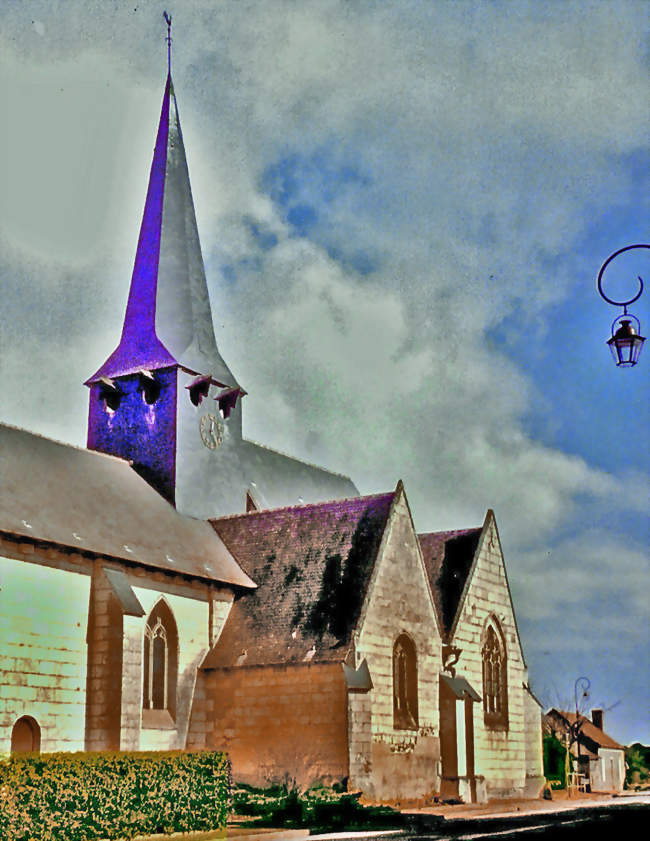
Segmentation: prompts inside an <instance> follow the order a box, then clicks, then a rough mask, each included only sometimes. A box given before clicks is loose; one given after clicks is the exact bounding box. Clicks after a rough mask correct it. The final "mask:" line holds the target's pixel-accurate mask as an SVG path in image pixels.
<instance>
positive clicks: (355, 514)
mask: <svg viewBox="0 0 650 841" xmlns="http://www.w3.org/2000/svg"><path fill="white" fill-rule="evenodd" d="M394 496H395V494H394V493H386V494H377V495H374V496H363V497H355V498H353V499H342V500H336V501H333V502H323V503H315V504H311V505H300V506H294V507H291V508H280V509H275V510H271V511H254V512H251V513H248V514H241V515H238V516H234V517H223V518H221V519H217V520H211V521H210V522H211V524H212V526H213V527H214V529H215V531H216V532H217V533H218V534H219V536H220V537H221V538H222V539H223V541H224V543H225V544H226V546H227V547H228V548H229V549H230V551H231V552H232V554H233V556H234V557H235V558H236V560H237V562H238V563H239V564H241V566H242V567H243V569H244V570H245V571H246V572H247V573H248V575H250V576H251V577H252V578H253V579H254V580H255V581H256V582H257V584H258V588H257V590H256V591H255V592H254V593H250V594H248V595H247V596H246V598H243V599H240V600H239V601H237V602H236V603H235V604H234V605H233V607H232V610H231V612H230V615H229V617H228V620H227V622H226V624H225V627H224V629H223V631H222V633H221V636H220V638H219V640H218V642H217V644H216V645H215V647H214V648H213V649H212V650H211V651H210V652H209V654H208V655H207V657H206V659H205V661H204V663H203V667H204V668H222V667H228V666H234V665H247V666H253V665H265V664H270V663H299V662H310V661H311V662H319V661H336V660H343V659H344V658H345V656H346V653H347V646H348V644H349V642H350V636H351V632H352V630H353V629H354V627H355V626H356V622H357V620H358V617H359V613H360V610H361V605H362V602H363V599H364V596H365V593H366V589H367V586H368V581H369V578H370V575H371V572H372V569H373V565H374V562H375V558H376V556H377V552H378V549H379V545H380V542H381V538H382V535H383V533H384V529H385V527H386V522H387V520H388V515H389V511H390V508H391V504H392V502H393V499H394Z"/></svg>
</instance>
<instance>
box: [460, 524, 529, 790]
mask: <svg viewBox="0 0 650 841" xmlns="http://www.w3.org/2000/svg"><path fill="white" fill-rule="evenodd" d="M478 551H479V556H478V560H477V563H476V566H475V568H474V572H473V575H472V577H471V579H470V580H469V582H468V588H467V590H466V595H465V599H464V602H463V606H462V609H461V614H460V617H459V620H458V623H457V626H456V629H455V632H454V636H453V644H454V645H456V646H458V647H459V648H461V649H462V654H461V657H460V660H459V662H458V664H457V666H456V670H457V674H458V676H462V677H464V678H466V679H467V680H468V681H469V682H470V684H471V685H472V686H473V687H474V688H475V689H476V691H477V692H478V693H479V695H481V696H483V694H484V693H483V669H482V659H481V637H482V633H483V630H484V628H485V624H486V621H487V620H488V618H489V617H490V616H495V617H496V618H497V620H498V622H499V625H500V627H501V630H502V631H503V634H504V636H505V643H506V648H507V669H508V727H507V729H502V730H495V729H490V728H489V727H487V726H486V725H485V721H484V715H483V709H482V705H481V704H480V703H477V704H475V705H474V747H475V772H476V774H477V775H483V776H484V777H485V782H486V786H487V794H488V797H499V796H504V797H505V796H511V795H521V794H522V793H523V792H524V788H525V782H526V764H527V763H526V735H525V732H526V727H525V712H524V693H525V691H526V690H525V689H524V688H523V684H524V683H525V682H526V681H527V673H526V667H525V664H524V661H523V654H522V650H521V645H520V642H519V636H518V632H517V627H516V622H515V616H514V611H513V608H512V602H511V599H510V593H509V589H508V584H507V580H506V573H505V566H504V564H503V556H502V553H501V546H500V542H499V537H498V533H497V530H496V525H495V523H494V519H493V518H489V520H488V524H487V527H486V529H485V530H484V532H483V535H482V538H481V542H480V543H479V549H478ZM540 751H541V743H540ZM531 761H532V760H531Z"/></svg>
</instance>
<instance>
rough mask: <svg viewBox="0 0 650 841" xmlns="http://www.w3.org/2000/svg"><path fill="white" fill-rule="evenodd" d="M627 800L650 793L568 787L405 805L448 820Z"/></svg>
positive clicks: (642, 799)
mask: <svg viewBox="0 0 650 841" xmlns="http://www.w3.org/2000/svg"><path fill="white" fill-rule="evenodd" d="M624 803H649V804H650V794H648V793H644V792H637V791H624V792H621V793H620V794H601V793H598V792H596V793H595V794H585V793H579V794H575V795H574V796H572V797H567V794H566V792H565V791H554V792H553V799H552V800H543V799H542V798H538V799H535V800H517V799H511V800H493V801H491V802H490V803H461V804H459V805H457V806H446V805H443V804H441V805H434V806H425V807H423V808H420V809H402V812H403V813H404V814H408V815H439V816H441V817H444V818H446V819H447V820H449V819H452V818H462V819H463V820H467V819H472V818H475V819H477V820H478V819H480V818H504V817H513V816H515V815H532V814H536V813H549V812H551V813H553V812H563V811H568V810H571V809H581V808H591V807H596V806H613V805H621V804H624Z"/></svg>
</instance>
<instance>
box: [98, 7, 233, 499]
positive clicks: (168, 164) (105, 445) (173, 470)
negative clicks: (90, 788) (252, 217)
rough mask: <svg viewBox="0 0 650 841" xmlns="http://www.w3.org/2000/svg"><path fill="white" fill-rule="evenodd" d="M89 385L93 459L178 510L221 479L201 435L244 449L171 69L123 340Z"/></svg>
mask: <svg viewBox="0 0 650 841" xmlns="http://www.w3.org/2000/svg"><path fill="white" fill-rule="evenodd" d="M165 20H166V21H167V26H168V30H167V33H168V34H167V45H168V62H169V64H171V54H170V49H171V38H170V34H169V27H170V25H171V19H170V18H169V17H168V16H167V15H165ZM86 385H88V386H89V387H90V407H89V415H88V447H89V449H93V450H99V451H101V452H104V453H110V454H112V455H117V456H121V457H122V458H126V459H128V460H129V461H131V462H132V464H133V466H134V468H135V469H136V470H138V471H139V472H140V473H141V474H142V475H143V476H144V477H145V478H146V479H147V481H149V482H150V484H152V485H154V487H156V488H157V489H158V490H159V491H160V492H161V493H162V494H163V495H164V496H165V497H166V498H167V499H169V500H170V501H171V502H174V503H176V504H177V503H178V499H179V492H178V489H179V483H180V486H181V487H182V488H185V487H191V484H192V478H191V472H192V471H194V472H196V470H199V472H200V470H205V471H209V470H211V469H214V464H213V463H212V464H207V463H206V464H203V462H205V461H206V458H207V451H206V452H205V453H202V452H201V451H199V452H198V454H197V450H196V446H197V439H198V441H199V442H201V441H202V440H203V439H201V438H199V434H201V435H203V436H204V437H205V438H206V440H207V441H208V443H207V444H206V445H205V446H206V447H208V445H210V446H213V448H214V449H216V446H217V444H216V443H215V442H217V441H218V444H219V445H221V444H222V443H223V447H222V450H227V449H228V447H233V446H237V444H236V443H235V442H236V441H238V440H240V439H241V400H240V398H241V397H242V396H243V395H244V394H245V392H244V391H243V389H241V388H240V387H239V386H238V384H237V381H236V380H235V378H234V377H233V375H232V373H231V372H230V370H229V368H228V366H227V365H226V363H225V362H224V361H223V359H222V358H221V355H220V353H219V351H218V349H217V343H216V340H215V337H214V328H213V326H212V312H211V309H210V298H209V296H208V286H207V282H206V279H205V269H204V266H203V257H202V255H201V245H200V243H199V234H198V230H197V227H196V218H195V215H194V203H193V201H192V190H191V187H190V178H189V173H188V169H187V161H186V158H185V148H184V145H183V135H182V132H181V125H180V120H179V117H178V104H177V102H176V97H175V95H174V86H173V84H172V78H171V67H170V66H169V67H168V73H167V81H166V83H165V92H164V95H163V101H162V109H161V112H160V121H159V123H158V132H157V135H156V145H155V147H154V153H153V161H152V163H151V172H150V174H149V186H148V189H147V197H146V201H145V206H144V213H143V215H142V224H141V226H140V236H139V239H138V248H137V252H136V255H135V264H134V266H133V275H132V277H131V287H130V290H129V297H128V302H127V306H126V314H125V317H124V324H123V327H122V336H121V338H120V342H119V344H118V346H117V347H116V349H115V350H114V351H113V353H112V354H111V355H110V356H109V357H108V359H107V360H106V362H104V364H103V365H102V366H101V367H100V368H99V370H98V371H96V373H95V374H93V376H92V377H90V378H89V379H88V380H87V382H86ZM204 416H205V418H207V419H203V418H204ZM202 419H203V420H202ZM201 423H203V426H200V424H201ZM190 428H191V429H192V431H193V434H192V433H191V432H190ZM206 430H208V431H213V433H214V434H213V438H210V437H209V436H208V433H207V432H206ZM206 436H207V437H206ZM213 439H214V440H213ZM181 451H182V452H181ZM197 460H198V462H200V463H199V464H198V467H197ZM213 461H214V459H213ZM181 495H182V494H181Z"/></svg>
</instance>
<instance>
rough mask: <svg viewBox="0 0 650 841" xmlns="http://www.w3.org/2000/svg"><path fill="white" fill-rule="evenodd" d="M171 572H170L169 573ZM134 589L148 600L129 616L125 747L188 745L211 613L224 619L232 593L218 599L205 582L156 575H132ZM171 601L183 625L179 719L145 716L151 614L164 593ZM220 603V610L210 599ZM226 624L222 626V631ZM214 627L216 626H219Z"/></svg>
mask: <svg viewBox="0 0 650 841" xmlns="http://www.w3.org/2000/svg"><path fill="white" fill-rule="evenodd" d="M167 578H169V577H167ZM130 583H131V584H132V588H133V592H134V593H135V595H136V596H137V598H138V601H139V602H140V604H141V605H142V607H143V609H144V611H145V615H144V616H142V617H134V616H128V617H126V616H125V617H124V636H123V658H124V660H123V672H122V703H121V707H122V720H121V745H120V747H121V749H122V750H177V749H182V748H184V747H185V743H186V738H187V728H188V723H189V716H190V711H191V708H192V702H193V698H194V685H195V680H196V673H197V669H198V666H199V665H200V663H201V661H202V660H203V658H204V656H205V654H206V653H207V651H208V648H209V644H210V630H211V625H210V619H211V617H212V620H213V625H220V626H221V625H223V622H224V621H225V619H226V616H227V613H228V611H229V609H230V604H231V597H230V598H229V599H227V600H225V601H219V600H216V599H215V600H213V599H212V593H211V591H210V590H209V588H208V586H207V585H205V584H200V583H198V582H197V583H196V584H194V585H191V584H189V583H188V582H182V583H181V582H175V581H169V580H165V581H164V586H161V585H162V584H163V582H162V581H161V582H158V583H157V584H156V582H155V581H150V582H147V584H148V586H137V584H144V583H145V582H144V581H142V579H136V578H134V577H131V578H130ZM161 598H164V599H165V601H166V602H167V604H168V606H169V608H170V609H171V612H172V614H173V616H174V620H175V622H176V627H177V630H178V682H177V696H176V716H175V719H172V718H171V717H170V716H169V717H164V716H162V715H158V716H147V715H146V714H145V716H144V717H143V711H142V679H143V678H142V674H143V671H142V655H143V647H144V629H145V626H146V622H147V617H148V616H149V614H150V613H151V611H152V610H153V608H154V606H155V605H156V604H157V602H158V601H159V599H161ZM211 601H212V602H213V604H216V605H217V606H218V607H217V609H216V610H215V609H214V607H211V604H210V602H211ZM220 631H221V628H220V627H218V632H219V633H220ZM213 632H214V628H213Z"/></svg>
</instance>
